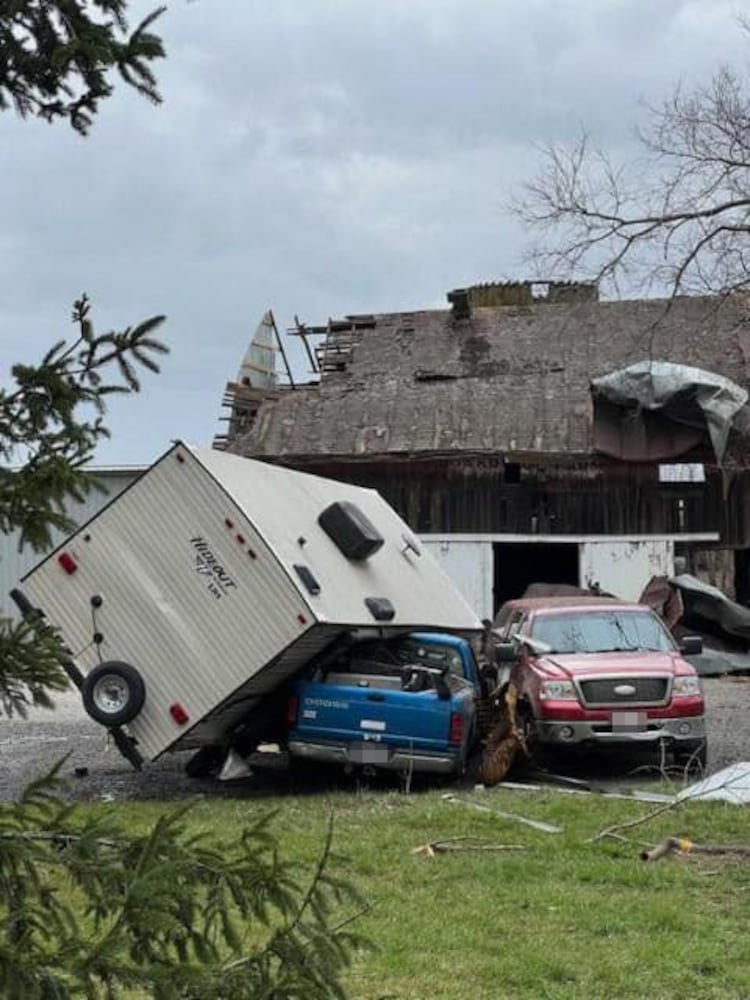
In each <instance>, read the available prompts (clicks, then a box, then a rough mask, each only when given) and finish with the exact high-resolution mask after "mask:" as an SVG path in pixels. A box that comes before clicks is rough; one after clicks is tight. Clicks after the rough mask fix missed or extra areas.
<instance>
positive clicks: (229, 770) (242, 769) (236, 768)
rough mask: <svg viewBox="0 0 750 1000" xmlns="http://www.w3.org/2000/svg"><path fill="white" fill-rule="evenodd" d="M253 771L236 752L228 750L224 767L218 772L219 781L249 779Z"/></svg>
mask: <svg viewBox="0 0 750 1000" xmlns="http://www.w3.org/2000/svg"><path fill="white" fill-rule="evenodd" d="M252 773H253V769H252V768H251V767H250V765H249V764H248V763H247V761H246V760H244V758H242V757H240V755H239V754H238V753H237V751H236V750H230V751H229V753H228V754H227V758H226V760H225V761H224V765H223V767H222V769H221V771H220V772H219V781H235V780H236V779H237V778H249V777H250V775H251V774H252Z"/></svg>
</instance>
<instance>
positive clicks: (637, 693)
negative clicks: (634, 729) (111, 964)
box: [579, 677, 669, 705]
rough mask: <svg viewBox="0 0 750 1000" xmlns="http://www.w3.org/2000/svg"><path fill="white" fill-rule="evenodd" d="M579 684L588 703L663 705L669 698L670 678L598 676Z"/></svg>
mask: <svg viewBox="0 0 750 1000" xmlns="http://www.w3.org/2000/svg"><path fill="white" fill-rule="evenodd" d="M579 686H580V689H581V695H582V696H583V700H584V702H585V703H586V704H587V705H628V704H631V705H633V704H638V705H649V704H653V705H662V704H663V703H664V702H665V701H666V700H667V689H668V687H669V678H668V677H627V678H626V677H598V678H595V679H592V680H585V681H579ZM618 688H619V692H618V690H617V689H618ZM628 688H629V689H630V690H627V689H628ZM631 691H632V693H631Z"/></svg>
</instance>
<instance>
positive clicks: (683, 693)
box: [672, 674, 703, 698]
mask: <svg viewBox="0 0 750 1000" xmlns="http://www.w3.org/2000/svg"><path fill="white" fill-rule="evenodd" d="M701 694H703V688H702V687H701V682H700V678H699V677H696V676H695V675H693V674H681V675H680V676H679V677H675V679H674V684H673V685H672V696H673V697H674V698H694V697H695V696H696V695H701Z"/></svg>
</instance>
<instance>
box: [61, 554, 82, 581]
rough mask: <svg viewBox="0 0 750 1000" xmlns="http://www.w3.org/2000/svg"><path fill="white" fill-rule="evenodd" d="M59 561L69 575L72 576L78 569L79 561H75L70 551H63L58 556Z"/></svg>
mask: <svg viewBox="0 0 750 1000" xmlns="http://www.w3.org/2000/svg"><path fill="white" fill-rule="evenodd" d="M57 561H58V562H59V563H60V565H61V566H62V568H63V569H64V570H65V572H66V573H67V574H68V576H72V575H73V574H74V573H75V571H76V570H77V569H78V563H77V562H76V561H75V559H74V558H73V556H72V555H71V554H70V552H62V553H61V554H60V555H59V556H58V557H57Z"/></svg>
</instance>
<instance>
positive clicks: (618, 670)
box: [536, 650, 694, 677]
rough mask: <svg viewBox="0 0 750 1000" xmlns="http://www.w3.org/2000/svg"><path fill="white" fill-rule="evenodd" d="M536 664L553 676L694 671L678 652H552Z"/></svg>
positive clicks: (688, 672)
mask: <svg viewBox="0 0 750 1000" xmlns="http://www.w3.org/2000/svg"><path fill="white" fill-rule="evenodd" d="M536 662H537V666H538V667H539V668H540V669H541V670H543V671H544V672H545V673H546V674H548V675H549V676H550V677H573V676H575V677H585V676H586V675H587V674H597V675H601V674H692V673H694V670H693V668H692V667H691V666H690V664H688V663H687V662H686V661H685V660H683V658H682V657H681V656H680V654H679V653H659V652H651V651H644V650H641V651H640V652H634V653H629V652H618V653H551V654H550V655H549V656H540V657H538V658H537V661H536Z"/></svg>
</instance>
